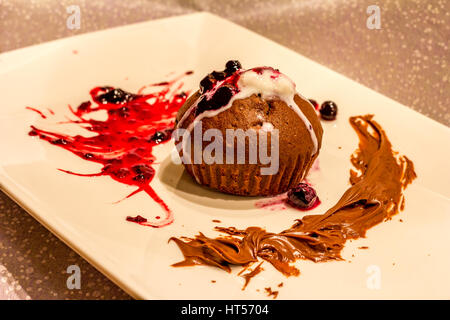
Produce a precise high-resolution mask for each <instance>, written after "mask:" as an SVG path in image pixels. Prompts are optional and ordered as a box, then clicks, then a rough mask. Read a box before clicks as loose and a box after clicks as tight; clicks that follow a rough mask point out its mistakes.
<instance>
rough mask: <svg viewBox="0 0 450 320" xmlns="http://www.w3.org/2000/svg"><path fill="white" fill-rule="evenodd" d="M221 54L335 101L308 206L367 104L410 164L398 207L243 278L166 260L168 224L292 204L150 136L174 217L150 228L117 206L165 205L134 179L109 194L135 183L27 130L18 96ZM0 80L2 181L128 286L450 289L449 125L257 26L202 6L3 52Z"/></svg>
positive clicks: (160, 186) (241, 217)
mask: <svg viewBox="0 0 450 320" xmlns="http://www.w3.org/2000/svg"><path fill="white" fill-rule="evenodd" d="M74 50H76V51H77V52H78V53H77V54H74V52H73V51H74ZM229 59H239V60H240V61H241V62H242V64H243V66H244V67H248V68H249V67H254V66H261V65H269V66H273V67H276V68H279V69H280V70H281V71H282V72H284V73H285V74H287V75H288V76H289V77H290V78H292V79H293V80H294V81H295V82H296V84H297V89H298V91H299V92H300V93H302V94H303V95H305V96H306V97H310V98H314V99H316V100H318V101H324V100H327V99H331V100H333V101H335V102H336V103H337V104H338V105H339V107H340V110H339V116H338V120H337V121H334V122H329V123H323V126H324V130H325V135H324V141H323V148H322V150H321V154H320V170H319V171H314V172H312V173H311V175H310V177H309V179H310V180H311V181H312V183H313V184H314V186H315V187H316V189H317V191H318V194H319V196H320V197H321V200H322V204H321V205H320V206H319V207H318V208H316V209H314V210H313V211H312V212H311V213H323V212H324V211H325V210H326V209H327V208H329V207H330V206H331V205H333V204H334V203H335V202H336V201H337V200H338V199H339V197H340V196H341V194H342V193H343V192H344V190H346V188H347V187H348V177H349V169H350V161H349V159H350V158H349V157H350V154H351V153H352V152H353V151H354V150H355V149H356V148H357V144H358V139H357V136H356V134H355V132H354V131H353V130H352V128H351V127H350V125H349V123H348V118H349V117H350V116H352V115H361V114H367V113H373V114H375V119H376V120H377V121H378V122H379V123H380V124H381V125H382V126H383V128H384V129H385V130H386V132H387V134H388V137H389V139H390V140H391V142H392V144H393V147H394V149H395V150H397V151H399V152H400V153H401V154H405V155H407V156H408V157H409V158H410V159H412V161H413V162H414V164H415V167H416V172H417V174H418V178H417V179H416V180H415V181H414V182H413V183H412V185H410V186H409V187H408V189H407V190H406V208H405V210H404V211H403V212H401V213H400V215H398V216H395V217H394V218H393V219H392V220H391V221H389V222H385V223H382V224H380V225H378V226H376V227H374V228H373V229H371V230H370V231H369V232H368V234H367V238H365V239H360V240H357V241H353V242H351V243H349V244H348V245H347V246H346V248H345V249H344V251H343V257H344V258H346V259H347V260H346V261H341V262H329V263H320V264H315V263H312V262H307V261H298V262H297V266H298V267H299V268H300V270H301V275H300V276H299V277H290V278H285V277H284V276H283V275H281V274H280V273H278V272H276V271H275V270H274V269H273V268H272V267H271V266H270V265H269V264H268V263H265V264H264V269H265V271H264V272H262V273H261V274H259V275H258V276H257V277H255V278H254V279H252V281H251V282H250V284H249V286H248V287H247V289H246V290H244V291H242V290H241V288H242V285H243V282H244V280H243V279H242V278H241V277H238V276H236V273H237V271H238V270H239V269H233V272H232V273H231V274H228V273H226V272H223V271H222V270H219V269H216V268H212V267H206V266H199V267H187V268H173V267H171V266H170V265H171V264H172V263H175V262H178V261H181V260H182V255H181V252H180V251H179V250H178V248H177V247H176V245H175V244H174V243H167V240H168V239H169V238H170V237H171V236H181V235H185V236H193V235H194V234H197V233H198V231H202V232H204V233H205V234H206V235H210V236H214V235H217V233H216V232H215V231H213V227H214V226H215V225H217V224H215V223H213V222H212V220H213V219H218V220H221V221H222V223H221V225H223V226H235V227H238V228H245V227H246V226H250V225H257V226H262V227H266V228H267V229H269V230H271V231H281V230H283V229H284V228H286V227H289V226H291V225H292V223H293V221H294V219H296V218H299V217H300V216H301V214H299V212H298V211H295V210H285V211H270V210H263V209H257V208H256V207H255V206H254V203H255V200H254V199H248V198H239V197H232V196H227V195H223V194H220V193H216V192H213V191H209V190H206V189H204V188H202V187H200V186H197V185H196V184H195V183H194V182H192V180H191V179H190V178H188V177H187V176H186V174H183V168H182V167H181V166H177V165H174V164H172V163H171V161H170V157H169V153H170V151H171V149H172V147H173V144H172V143H171V142H170V143H167V144H164V145H161V146H159V147H158V148H157V151H156V156H157V158H158V159H159V161H161V162H162V164H161V165H160V166H159V167H157V176H156V178H155V179H154V181H153V182H152V186H153V188H154V189H155V190H156V191H157V193H158V194H159V195H160V196H161V197H162V198H163V200H164V201H165V202H166V203H168V204H169V206H170V207H171V208H172V210H173V212H174V214H175V222H174V223H173V224H172V225H170V226H167V227H164V228H161V229H152V228H147V227H142V226H139V225H137V224H134V223H128V222H126V221H125V217H126V216H128V215H136V214H141V215H143V216H146V217H152V216H156V215H159V214H164V212H163V211H162V209H161V208H160V207H159V206H158V205H157V204H156V203H154V202H153V201H152V200H151V199H150V198H149V197H148V196H146V195H145V194H143V193H142V194H138V195H136V196H134V197H132V198H129V199H127V200H125V201H122V202H120V203H117V204H114V202H115V201H117V200H119V199H122V198H123V197H124V196H126V195H128V194H129V193H130V192H131V191H133V190H134V189H133V188H132V187H129V186H126V185H122V184H119V183H116V182H115V181H113V180H111V179H110V178H109V177H97V178H85V177H78V176H73V175H68V174H66V173H63V172H61V171H58V170H57V168H63V169H67V170H71V171H75V172H96V171H97V170H98V169H99V166H98V165H96V164H93V163H90V162H86V161H83V160H81V159H80V158H78V157H76V156H74V155H73V154H72V153H70V152H67V151H65V150H63V149H61V148H57V147H55V146H52V145H51V144H49V143H47V142H45V141H40V140H38V139H35V138H31V137H29V136H28V135H27V133H28V131H29V127H30V125H31V124H37V125H39V124H40V123H41V121H42V119H41V118H40V117H39V116H38V115H37V114H35V113H33V112H30V111H29V110H25V106H32V107H37V108H41V109H45V108H47V107H51V108H52V109H53V110H54V111H55V113H56V114H59V115H67V114H68V109H67V105H68V104H71V105H74V106H76V105H78V104H79V103H80V102H82V101H85V100H88V99H89V96H88V92H89V90H90V89H91V88H93V87H95V86H97V85H113V86H116V87H121V88H124V89H125V90H127V91H131V92H134V91H137V90H138V89H139V88H140V87H141V86H143V85H145V84H149V83H153V82H159V81H163V80H164V79H166V77H167V75H168V74H169V73H170V72H176V73H181V72H184V71H187V70H195V73H194V75H193V76H191V77H189V78H188V79H187V81H186V82H185V88H187V89H191V90H194V89H196V88H197V86H198V82H199V80H200V79H201V78H202V77H203V76H204V75H205V74H207V73H208V72H210V71H211V70H213V69H220V68H223V65H224V63H225V62H226V61H227V60H229ZM0 92H1V95H2V99H1V102H0V105H1V109H0V150H1V151H0V152H1V153H0V185H1V188H2V189H3V190H5V191H6V192H7V193H8V194H9V195H10V196H11V197H12V198H13V199H15V200H16V201H17V202H18V203H19V204H20V205H21V206H22V207H24V208H25V209H26V210H27V211H28V212H29V213H30V214H31V215H33V216H34V217H35V218H36V219H37V220H39V221H40V222H41V223H42V224H43V225H45V226H46V227H47V228H48V229H49V230H51V231H52V232H53V233H54V234H56V235H57V236H58V237H59V238H61V239H62V240H63V241H64V242H66V243H67V244H68V245H69V246H71V247H72V248H73V249H74V250H76V251H77V252H78V253H80V254H81V255H82V256H83V257H84V258H86V259H87V260H88V261H89V262H90V263H92V264H93V265H94V266H95V267H97V268H98V269H99V270H100V271H102V272H103V273H104V274H105V275H107V276H108V277H109V278H111V279H112V280H113V281H115V282H116V283H117V284H118V285H119V286H121V287H122V288H123V289H125V290H126V291H127V292H129V293H130V294H131V295H133V296H135V297H137V298H147V299H157V298H163V299H165V298H167V299H178V298H188V299H191V298H192V299H197V298H203V299H216V298H217V299H222V298H223V299H231V298H237V299H240V298H243V299H260V298H267V296H266V295H265V293H264V288H265V287H269V286H271V287H272V288H274V286H276V285H277V284H278V283H280V282H283V283H284V286H283V287H282V288H280V289H279V291H280V294H279V298H281V299H310V298H344V299H346V298H388V299H389V298H446V299H448V298H450V277H449V275H448V272H449V270H450V255H449V248H448V245H449V243H450V232H449V230H450V200H449V196H450V189H449V181H450V169H449V168H450V166H449V163H448V161H449V158H450V151H449V141H450V139H449V138H450V132H449V128H447V127H445V126H443V125H441V124H439V123H437V122H435V121H432V120H430V119H428V118H426V117H424V116H422V115H420V114H418V113H416V112H414V111H412V110H411V109H409V108H407V107H405V106H402V105H400V104H399V103H397V102H395V101H392V100H390V99H388V98H386V97H384V96H382V95H380V94H378V93H376V92H374V91H372V90H369V89H367V88H365V87H363V86H361V85H359V84H357V83H355V82H353V81H351V80H349V79H347V78H345V77H343V76H341V75H339V74H337V73H335V72H333V71H331V70H329V69H327V68H325V67H323V66H321V65H319V64H317V63H315V62H313V61H310V60H308V59H306V58H304V57H302V56H300V55H298V54H297V53H295V52H293V51H290V50H288V49H286V48H284V47H282V46H280V45H278V44H276V43H274V42H272V41H269V40H267V39H265V38H263V37H261V36H259V35H256V34H255V33H252V32H250V31H248V30H246V29H244V28H241V27H239V26H237V25H234V24H232V23H230V22H228V21H226V20H223V19H221V18H218V17H216V16H213V15H211V14H205V13H201V14H193V15H187V16H181V17H175V18H169V19H163V20H157V21H150V22H146V23H141V24H136V25H130V26H125V27H120V28H115V29H110V30H106V31H100V32H95V33H91V34H85V35H81V36H76V37H72V38H66V39H62V40H58V41H54V42H50V43H46V44H42V45H38V46H33V47H30V48H25V49H20V50H17V51H13V52H9V53H5V54H2V55H0ZM55 128H57V127H55ZM339 147H341V148H339ZM400 218H401V219H402V220H403V223H401V222H400V221H399V219H400ZM360 246H368V247H369V249H368V250H359V249H358V247H360ZM352 255H354V257H352ZM350 261H351V263H349V262H350ZM371 266H377V267H378V268H379V269H378V268H376V270H379V271H380V273H379V276H380V284H381V286H380V287H379V288H378V289H373V288H372V289H371V286H370V285H369V286H368V284H367V282H368V281H369V282H370V281H371V280H370V277H371V276H373V275H372V274H371V272H372V270H374V269H373V267H372V268H371ZM211 280H215V281H216V283H212V282H211Z"/></svg>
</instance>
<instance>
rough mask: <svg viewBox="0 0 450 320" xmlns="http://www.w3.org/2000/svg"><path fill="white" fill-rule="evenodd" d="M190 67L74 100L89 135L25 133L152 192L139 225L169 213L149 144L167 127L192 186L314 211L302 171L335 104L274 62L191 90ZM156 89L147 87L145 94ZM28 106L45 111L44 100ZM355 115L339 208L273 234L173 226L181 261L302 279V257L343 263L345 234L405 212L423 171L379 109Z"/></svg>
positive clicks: (230, 72) (355, 234) (231, 71)
mask: <svg viewBox="0 0 450 320" xmlns="http://www.w3.org/2000/svg"><path fill="white" fill-rule="evenodd" d="M191 74H192V72H191V71H188V72H186V73H184V74H183V75H181V76H180V77H177V78H175V79H172V80H170V81H164V82H160V83H156V84H152V85H150V86H146V87H144V88H142V89H141V90H139V92H138V93H136V94H132V93H129V92H126V91H124V90H122V89H119V88H113V87H109V86H107V87H96V88H94V89H92V90H91V92H90V94H91V101H86V102H83V103H81V104H80V105H79V106H78V107H77V108H70V111H71V113H72V116H73V117H74V119H72V120H70V121H69V122H71V123H73V124H77V125H79V126H80V127H81V128H83V129H86V130H88V131H89V132H90V133H93V134H94V135H93V136H92V135H91V136H83V135H69V134H64V133H58V132H52V131H48V130H43V129H40V128H37V127H36V126H32V127H31V131H30V132H29V135H31V136H36V137H39V138H40V139H42V140H45V141H48V142H50V143H51V144H53V145H55V146H59V147H62V148H64V149H66V150H68V151H70V152H72V153H74V154H75V155H77V156H79V157H81V158H83V159H85V160H87V161H91V162H95V163H100V164H101V165H102V166H103V167H102V169H101V171H100V172H98V173H93V174H80V173H74V172H71V171H68V170H62V171H64V172H67V173H71V174H76V175H81V176H89V177H92V176H105V175H106V176H110V177H111V178H113V179H114V180H116V181H118V182H121V183H124V184H127V185H130V186H134V187H135V188H136V189H135V190H134V191H133V192H132V193H131V194H129V195H128V197H131V196H133V195H135V194H136V193H139V192H145V193H147V194H148V195H150V196H151V198H153V199H154V200H155V201H156V202H157V203H158V204H160V206H161V207H162V208H163V209H164V212H165V216H164V217H160V216H157V217H156V220H155V221H149V220H148V219H147V218H145V217H142V216H140V215H137V216H136V217H132V216H128V217H127V219H126V220H127V221H130V222H135V223H138V224H140V225H145V226H150V227H155V228H159V227H163V226H167V225H169V224H171V223H173V221H174V214H173V212H172V210H171V209H170V203H169V204H166V203H165V201H164V200H163V199H162V198H161V197H159V196H158V195H157V194H156V192H155V191H154V190H153V188H152V187H151V185H150V184H151V182H152V180H153V178H154V176H155V166H157V165H158V162H157V161H156V158H155V157H154V155H153V153H152V150H153V148H155V147H156V146H157V145H159V144H162V143H166V142H168V141H170V137H171V136H172V137H173V138H174V141H175V145H176V148H177V151H178V154H179V158H180V160H181V163H182V165H183V166H184V167H185V168H186V171H187V172H188V173H189V175H190V176H191V177H192V178H193V180H194V181H196V183H199V184H200V185H202V186H205V187H208V188H212V189H215V190H217V191H219V192H223V193H227V194H233V195H237V196H267V197H270V196H277V197H281V198H280V199H283V201H285V202H286V203H287V204H289V205H290V206H291V207H293V208H298V209H301V210H309V209H313V208H315V207H316V206H317V205H318V204H319V203H320V201H319V195H318V194H317V193H316V191H315V190H314V188H313V186H311V185H310V184H308V183H306V181H305V178H306V176H307V174H308V172H309V170H310V168H311V167H312V165H313V163H314V161H315V160H316V159H317V157H318V156H319V152H320V148H321V146H322V136H323V134H324V131H323V128H322V125H321V122H320V119H322V120H325V121H330V120H333V119H335V118H336V116H337V105H336V104H335V103H334V102H332V101H326V102H324V103H323V104H322V105H321V106H320V107H319V105H318V103H317V102H315V101H314V100H308V99H306V98H305V97H303V96H302V95H300V94H299V93H298V92H297V91H296V86H295V84H294V83H293V81H292V80H290V79H289V78H288V77H287V76H286V75H285V74H283V73H281V72H280V71H279V70H277V69H274V68H271V67H256V68H251V69H247V70H245V69H243V68H242V66H241V64H240V63H239V62H238V61H234V60H231V61H229V62H227V63H226V66H225V69H224V70H223V71H220V72H217V71H213V72H211V73H210V74H208V75H207V76H206V77H205V78H204V79H203V80H202V81H201V82H200V89H199V90H198V91H196V92H195V93H193V94H192V95H191V96H190V97H189V98H188V92H185V91H181V87H182V79H183V77H185V76H189V75H191ZM149 88H150V89H152V92H150V93H145V90H146V89H149ZM28 109H30V110H32V111H35V112H38V113H39V114H40V115H41V117H42V118H44V119H46V118H47V116H46V115H45V114H44V113H43V112H42V111H40V110H38V109H35V108H32V107H28ZM97 111H105V112H106V114H107V118H106V120H95V119H93V118H91V117H89V116H88V115H90V114H91V113H93V112H97ZM49 112H50V114H53V112H52V111H51V110H49ZM49 116H50V115H49ZM349 123H350V125H351V127H352V128H353V129H354V131H355V132H356V134H357V135H358V137H359V141H360V142H359V146H358V149H357V150H356V151H355V152H354V154H352V155H351V157H350V160H351V163H352V165H353V169H352V170H351V172H350V179H349V181H350V184H351V186H350V187H349V188H348V189H347V190H343V194H342V197H341V198H340V200H339V201H338V202H337V203H336V204H335V205H334V206H332V207H331V208H329V209H328V210H326V211H325V210H324V211H325V213H323V214H315V215H306V216H303V217H302V218H301V219H297V220H296V221H295V223H293V225H292V226H290V227H289V228H287V229H286V230H284V231H282V232H278V233H275V232H270V231H266V230H265V229H263V228H261V227H259V226H257V225H255V226H251V225H250V226H248V227H247V228H244V229H242V228H240V229H237V228H235V227H233V226H227V227H216V230H217V231H219V232H221V233H224V234H225V235H224V236H220V237H216V238H211V237H206V236H205V235H204V234H203V233H201V231H202V230H199V231H200V233H199V234H198V235H197V236H195V237H193V238H189V237H185V236H183V235H175V236H173V237H171V238H170V240H172V241H174V242H175V243H176V244H177V245H178V247H179V249H180V250H181V252H182V254H183V255H184V260H183V261H181V262H179V263H176V264H174V266H175V267H180V266H192V265H199V264H203V265H210V266H215V267H219V268H221V269H223V270H226V271H230V270H231V268H230V267H231V266H232V265H238V266H243V268H244V270H245V269H246V268H248V267H249V266H250V265H251V264H252V263H255V262H257V261H258V260H260V259H262V260H263V261H267V262H269V263H270V264H272V265H273V267H275V268H276V269H277V270H278V271H280V272H281V273H283V274H284V275H286V276H296V275H299V273H300V271H299V269H298V268H297V267H296V266H295V265H294V264H293V263H294V262H295V261H296V260H298V259H307V260H311V261H314V262H319V261H329V260H340V259H342V257H341V251H342V249H343V247H344V245H345V243H346V242H347V241H348V240H350V239H357V238H359V237H364V236H365V234H366V231H367V230H368V229H370V228H371V227H373V226H375V225H377V224H379V223H381V222H383V221H385V220H389V219H390V218H391V217H392V216H393V215H395V214H397V213H398V212H399V211H400V210H402V209H403V207H404V203H405V199H404V196H403V190H404V189H405V188H406V187H407V185H408V184H410V183H411V182H412V181H413V180H414V179H415V177H416V174H415V172H414V166H413V163H412V161H410V160H409V159H408V158H407V157H406V156H401V155H399V154H398V153H396V152H394V151H393V149H392V146H391V143H390V142H389V139H388V137H387V134H386V133H385V131H384V130H383V129H382V127H381V126H380V124H378V123H377V122H376V121H375V120H374V116H373V115H356V116H352V117H350V119H349ZM325 134H326V133H325ZM180 165H181V164H180ZM175 214H176V213H175ZM255 224H257V223H256V222H255ZM261 271H262V268H261V263H260V264H259V265H258V266H257V267H256V268H255V269H254V270H253V271H251V272H248V273H246V274H244V277H245V280H246V282H245V286H246V285H247V284H248V282H249V281H250V279H251V278H252V277H253V276H255V275H256V274H258V273H259V272H261Z"/></svg>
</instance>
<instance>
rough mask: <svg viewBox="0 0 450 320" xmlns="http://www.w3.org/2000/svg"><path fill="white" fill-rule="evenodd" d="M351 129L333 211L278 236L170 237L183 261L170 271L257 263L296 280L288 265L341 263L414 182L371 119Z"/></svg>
mask: <svg viewBox="0 0 450 320" xmlns="http://www.w3.org/2000/svg"><path fill="white" fill-rule="evenodd" d="M350 124H351V126H352V127H353V129H354V130H355V131H356V133H357V134H358V137H359V148H358V149H357V150H356V152H355V153H354V154H353V155H352V156H351V163H352V164H353V166H354V169H353V170H351V172H350V183H351V185H352V186H351V187H350V188H349V189H347V190H346V191H345V192H344V194H343V195H342V197H341V199H340V200H339V201H338V202H337V203H336V204H335V205H334V206H333V207H332V208H330V209H329V210H328V211H327V212H325V213H324V214H320V215H319V214H317V215H307V216H305V217H303V218H302V219H298V220H296V222H295V224H294V225H293V226H292V227H290V228H289V229H287V230H284V231H282V232H280V233H272V232H267V231H266V230H264V229H262V228H260V227H248V228H247V229H245V230H238V229H236V228H234V227H230V228H223V227H220V228H219V227H216V228H215V229H216V230H217V231H220V232H222V233H225V234H227V235H228V236H220V237H217V238H209V237H206V236H205V235H204V234H202V233H199V234H198V235H197V236H195V238H176V237H172V238H171V239H170V240H173V241H174V242H175V243H176V244H177V245H178V247H179V249H180V250H181V252H182V253H183V255H184V260H183V261H181V262H179V263H176V264H174V265H173V266H175V267H179V266H192V265H211V266H216V267H219V268H221V269H223V270H225V271H228V272H230V271H231V269H230V265H241V266H243V265H247V264H249V263H251V262H256V261H258V259H259V258H260V259H263V260H266V261H268V262H270V263H271V264H272V265H273V266H274V267H275V268H276V269H277V270H278V271H280V272H281V273H283V274H284V275H286V276H297V275H299V274H300V271H299V270H298V269H297V268H296V267H295V266H293V265H292V263H293V262H295V261H296V260H298V259H305V260H311V261H314V262H323V261H330V260H342V257H341V251H342V249H343V247H344V245H345V243H346V241H347V240H351V239H357V238H360V237H365V235H366V231H367V230H368V229H370V228H372V227H373V226H375V225H377V224H379V223H381V222H383V221H386V220H390V219H391V217H392V216H394V215H395V214H397V213H398V211H399V209H401V205H402V201H403V190H404V189H405V188H406V186H407V185H408V184H409V183H411V182H412V181H413V180H414V179H415V178H416V174H415V172H414V165H413V163H412V162H411V161H410V160H409V159H408V158H407V157H406V156H398V155H397V153H395V152H393V150H392V148H391V143H390V142H389V140H388V138H387V136H386V133H385V132H384V130H383V129H382V128H381V126H380V125H379V124H378V123H377V122H376V121H374V120H373V115H365V116H355V117H351V118H350ZM182 239H183V240H182Z"/></svg>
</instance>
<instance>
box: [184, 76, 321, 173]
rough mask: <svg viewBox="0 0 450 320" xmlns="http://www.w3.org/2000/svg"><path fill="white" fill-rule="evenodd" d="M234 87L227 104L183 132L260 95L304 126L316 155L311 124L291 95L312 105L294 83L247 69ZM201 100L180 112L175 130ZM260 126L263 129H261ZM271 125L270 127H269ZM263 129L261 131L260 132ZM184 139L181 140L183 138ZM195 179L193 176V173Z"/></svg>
mask: <svg viewBox="0 0 450 320" xmlns="http://www.w3.org/2000/svg"><path fill="white" fill-rule="evenodd" d="M223 82H224V81H218V82H217V83H216V85H215V86H214V88H213V89H212V90H210V91H209V92H207V93H206V94H205V95H207V97H208V98H209V97H212V95H213V94H214V92H215V91H216V90H217V89H218V88H219V87H220V86H221V85H222V83H223ZM237 87H238V89H239V92H238V93H236V94H235V95H233V96H232V98H231V99H230V101H229V102H228V104H227V105H225V106H223V107H221V108H219V109H216V110H206V111H204V112H202V113H201V114H199V115H198V116H197V117H196V118H195V119H194V121H192V122H191V123H190V124H189V126H188V128H187V131H188V132H189V134H191V133H192V130H193V128H194V127H195V125H196V124H197V123H199V122H200V121H202V119H203V118H205V117H206V118H210V117H214V116H216V115H218V114H219V113H221V112H224V111H225V110H228V109H229V108H231V106H232V105H233V102H234V101H235V100H239V99H245V98H248V97H250V96H252V95H253V94H260V95H261V97H262V98H263V99H266V100H267V99H273V98H278V99H280V100H282V101H284V102H285V103H286V104H287V105H288V106H289V107H290V108H291V109H292V110H293V111H294V112H295V113H296V114H297V115H298V116H299V117H300V119H301V120H302V121H303V123H304V124H305V126H306V129H307V130H308V131H309V133H310V136H311V141H312V143H313V146H314V148H313V152H312V154H313V155H314V154H316V153H317V151H318V142H317V137H316V134H315V132H314V129H313V127H312V125H311V122H310V121H309V120H308V118H307V117H306V116H305V115H304V113H303V112H302V111H301V109H300V107H298V106H297V104H296V103H295V101H294V96H295V95H296V94H298V95H299V96H300V97H301V98H302V99H304V100H305V101H307V102H308V104H309V105H310V106H311V108H313V109H314V106H313V105H312V104H311V103H310V102H309V101H308V99H306V98H305V97H303V96H302V95H300V94H299V93H298V92H296V90H295V83H294V82H293V81H292V80H291V79H289V78H288V77H287V76H285V75H284V74H282V73H279V72H277V71H275V70H274V69H272V68H259V69H258V70H257V71H256V70H255V69H250V70H246V71H241V72H240V78H239V81H238V82H237ZM202 98H203V95H201V96H200V97H199V98H198V99H197V100H196V101H195V102H194V103H193V104H192V105H191V107H190V108H189V109H188V110H187V111H186V112H185V113H184V115H183V117H182V118H181V119H180V121H179V122H178V125H177V128H180V127H181V125H182V123H183V122H184V121H185V120H186V118H187V117H188V116H189V115H190V114H191V113H192V112H193V111H194V110H195V108H196V107H197V104H198V103H199V102H200V100H201V99H202ZM264 125H265V127H264V129H265V130H267V129H270V130H267V131H271V130H272V129H273V125H272V124H270V123H264ZM264 125H263V126H264ZM270 126H272V127H270ZM264 129H263V130H264ZM183 140H185V139H183ZM183 149H184V141H183ZM194 176H195V173H194ZM195 178H196V179H197V181H198V177H196V176H195Z"/></svg>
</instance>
